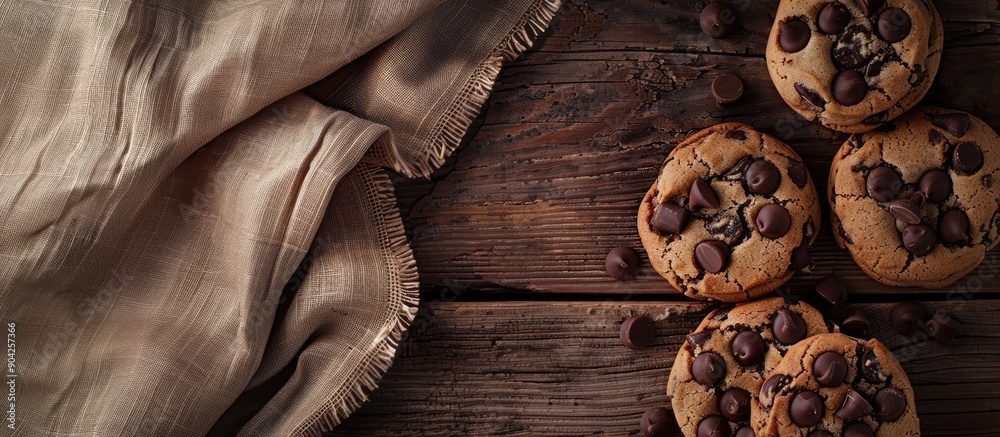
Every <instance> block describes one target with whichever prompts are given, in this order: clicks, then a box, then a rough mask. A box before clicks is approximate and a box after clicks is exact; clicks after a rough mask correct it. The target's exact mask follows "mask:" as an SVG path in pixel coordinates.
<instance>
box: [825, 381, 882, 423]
mask: <svg viewBox="0 0 1000 437" xmlns="http://www.w3.org/2000/svg"><path fill="white" fill-rule="evenodd" d="M872 411H875V409H874V408H873V407H872V404H870V403H868V400H867V399H865V397H864V396H861V393H858V392H856V391H854V389H853V388H851V389H848V390H847V396H846V397H845V398H844V404H843V405H841V406H840V409H839V410H837V412H836V413H833V415H834V416H837V417H839V418H841V419H844V421H845V422H851V421H855V420H858V419H860V418H862V417H865V416H867V415H869V414H872Z"/></svg>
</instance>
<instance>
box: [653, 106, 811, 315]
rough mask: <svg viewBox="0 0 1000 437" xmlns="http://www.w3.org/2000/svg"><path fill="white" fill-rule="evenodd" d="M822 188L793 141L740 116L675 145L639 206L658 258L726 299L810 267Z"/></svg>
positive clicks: (690, 285) (678, 275)
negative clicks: (766, 131)
mask: <svg viewBox="0 0 1000 437" xmlns="http://www.w3.org/2000/svg"><path fill="white" fill-rule="evenodd" d="M819 223H820V209H819V200H818V198H817V194H816V188H815V186H814V185H813V182H812V179H811V178H810V177H809V174H808V171H807V170H806V168H805V165H804V164H803V162H802V160H801V158H799V156H798V155H797V154H796V153H795V151H793V150H792V149H791V148H790V147H788V146H787V145H785V144H784V143H782V142H780V141H778V140H777V139H775V138H772V137H770V136H768V135H764V134H761V133H759V132H757V131H755V130H754V129H753V128H752V127H750V126H748V125H745V124H742V123H724V124H720V125H716V126H713V127H710V128H708V129H705V130H702V131H700V132H698V133H695V134H693V135H692V136H690V137H689V138H688V139H686V140H685V141H684V142H683V143H681V144H680V145H678V146H677V147H676V148H674V150H673V151H671V153H670V155H669V156H668V157H667V159H666V162H664V164H663V167H662V168H661V171H660V175H659V176H658V178H657V180H656V182H655V183H654V184H653V186H652V187H651V188H650V189H649V191H648V192H647V193H646V195H645V197H644V198H643V200H642V203H641V204H640V206H639V214H638V228H639V236H640V237H641V239H642V244H643V246H644V247H645V249H646V253H647V254H648V255H649V260H650V264H651V265H652V266H653V268H654V269H655V270H656V271H657V272H658V273H659V274H660V275H661V276H663V277H664V278H666V279H667V280H668V281H669V282H670V284H671V285H673V286H674V287H675V288H677V289H678V290H681V291H682V292H684V294H686V295H687V296H690V297H693V298H697V299H716V300H721V301H727V302H736V301H743V300H747V299H752V298H754V297H757V296H760V295H763V294H766V293H769V292H771V291H773V290H775V289H777V288H778V287H779V286H781V284H783V283H784V282H785V281H787V280H788V279H789V278H791V276H792V274H794V272H795V270H796V269H804V268H808V266H809V264H810V261H809V248H810V246H811V245H812V243H813V241H814V240H815V238H816V233H817V230H818V227H819Z"/></svg>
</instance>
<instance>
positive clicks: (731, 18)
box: [699, 3, 736, 38]
mask: <svg viewBox="0 0 1000 437" xmlns="http://www.w3.org/2000/svg"><path fill="white" fill-rule="evenodd" d="M700 18H701V19H700V20H699V21H700V24H701V31H702V32H705V35H708V36H710V37H712V38H722V37H724V36H726V35H728V34H729V32H732V30H733V27H735V26H734V25H735V24H736V14H734V13H733V10H732V9H730V8H729V6H726V5H725V4H722V3H712V4H710V5H708V6H705V9H702V10H701V17H700Z"/></svg>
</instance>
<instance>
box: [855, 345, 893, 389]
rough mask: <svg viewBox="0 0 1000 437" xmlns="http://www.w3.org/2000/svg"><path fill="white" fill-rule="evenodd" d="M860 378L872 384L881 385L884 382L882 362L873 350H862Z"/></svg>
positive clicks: (884, 375)
mask: <svg viewBox="0 0 1000 437" xmlns="http://www.w3.org/2000/svg"><path fill="white" fill-rule="evenodd" d="M860 355H861V361H860V362H859V363H860V364H861V376H862V377H863V378H864V379H865V381H868V382H870V383H872V384H881V383H883V382H885V380H886V378H887V377H886V374H885V372H884V371H882V362H881V361H880V360H879V359H878V355H876V354H875V351H874V350H873V349H867V348H866V349H864V352H862V353H861V354H860Z"/></svg>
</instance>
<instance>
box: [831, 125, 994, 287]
mask: <svg viewBox="0 0 1000 437" xmlns="http://www.w3.org/2000/svg"><path fill="white" fill-rule="evenodd" d="M828 190H829V201H830V210H831V214H830V215H831V220H832V224H833V227H834V236H835V237H836V240H837V243H838V244H839V245H840V246H841V247H845V248H847V250H848V251H850V253H851V256H852V257H853V258H854V261H855V262H856V263H857V264H858V266H860V267H861V269H862V270H864V271H865V273H867V274H868V276H871V277H872V278H874V279H875V280H877V281H879V282H882V283H883V284H887V285H893V286H901V287H907V286H917V287H927V288H934V287H943V286H946V285H948V284H951V283H953V282H955V281H956V280H958V279H959V278H961V277H962V276H965V275H966V274H967V273H969V272H971V271H972V270H973V269H975V268H976V267H977V266H978V265H979V264H980V263H981V262H982V260H983V258H984V257H985V255H986V251H988V250H990V249H992V248H993V247H995V246H996V245H997V243H998V232H1000V138H998V137H997V134H996V133H995V132H993V130H992V129H990V127H989V126H988V125H986V123H983V122H982V121H981V120H979V119H978V118H976V117H973V116H971V115H969V114H966V113H964V112H959V111H953V110H946V109H938V108H932V107H918V108H915V109H913V110H912V111H910V112H909V113H908V114H906V115H904V116H903V117H900V118H899V119H897V120H896V121H893V122H890V123H887V124H885V125H883V126H881V127H879V128H878V129H876V130H875V131H872V132H868V133H865V134H863V135H861V134H855V135H853V136H851V138H850V139H849V140H848V141H847V142H846V143H845V144H844V145H843V146H842V147H841V148H840V150H839V151H838V152H837V155H836V156H835V157H834V161H833V165H832V167H831V169H830V183H829V186H828Z"/></svg>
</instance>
